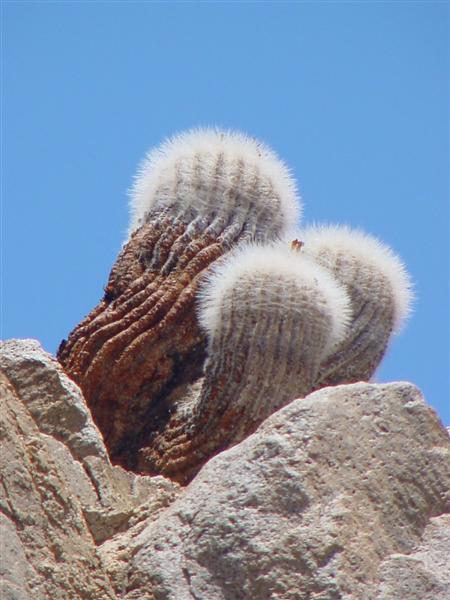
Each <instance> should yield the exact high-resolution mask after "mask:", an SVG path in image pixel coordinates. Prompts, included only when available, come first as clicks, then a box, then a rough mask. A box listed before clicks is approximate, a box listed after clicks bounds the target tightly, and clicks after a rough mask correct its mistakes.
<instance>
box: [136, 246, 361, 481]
mask: <svg viewBox="0 0 450 600" xmlns="http://www.w3.org/2000/svg"><path fill="white" fill-rule="evenodd" d="M198 311H199V319H200V322H201V324H202V326H203V328H204V329H205V331H206V332H207V334H208V349H207V355H208V358H207V361H206V365H205V374H204V380H203V383H202V386H201V389H200V390H199V392H198V398H196V397H195V395H191V398H190V401H188V402H186V401H184V402H180V403H179V404H178V405H177V406H176V407H175V410H174V412H173V414H172V415H171V418H170V420H169V422H168V424H167V425H166V426H165V428H164V429H163V430H162V431H159V432H156V434H153V435H150V436H149V439H148V440H147V441H146V443H145V444H144V448H143V449H142V450H141V452H140V460H139V462H138V468H139V470H140V471H144V472H150V473H162V474H164V475H167V476H170V477H171V478H173V479H176V480H177V481H179V482H181V483H186V482H187V481H189V480H190V479H191V478H192V477H193V475H195V473H196V472H197V471H198V469H199V468H200V467H201V466H202V464H203V463H204V462H205V461H206V460H207V459H208V458H209V457H210V456H212V455H214V454H216V453H217V452H218V451H220V450H223V449H224V448H226V447H229V446H230V445H232V444H236V443H237V442H239V441H241V440H242V439H244V437H246V436H247V435H248V434H249V433H251V432H252V431H253V430H254V429H255V428H256V427H257V426H258V425H259V424H260V423H261V422H262V421H263V420H264V419H265V418H267V417H268V416H269V415H270V414H272V413H273V412H274V411H276V410H277V409H279V408H280V407H282V406H284V405H285V404H286V403H288V402H290V401H291V400H293V399H294V398H297V397H301V396H304V395H305V394H306V393H307V392H308V391H310V390H311V388H312V385H313V382H314V381H315V379H316V377H317V373H318V369H319V366H320V364H321V362H323V360H324V359H325V358H326V357H327V356H328V355H329V354H330V352H332V351H333V350H334V349H335V347H336V346H337V345H338V344H339V343H340V341H341V340H342V339H343V337H344V335H345V331H346V322H347V317H348V316H349V314H350V310H349V300H348V298H347V295H346V293H345V291H344V290H343V288H342V287H341V286H340V285H339V284H338V283H337V282H336V281H335V280H334V279H333V277H331V276H330V275H329V274H328V273H327V271H326V270H325V269H322V268H321V267H319V266H318V265H317V264H315V263H313V262H312V261H310V260H308V259H307V258H306V257H305V256H303V255H302V254H300V253H297V252H295V251H292V250H287V249H286V248H282V247H273V246H260V245H254V244H253V245H248V246H246V247H243V248H238V249H237V250H236V251H234V252H232V253H230V254H228V255H227V256H226V257H225V259H223V260H219V261H218V262H217V263H216V265H215V267H214V269H213V271H212V273H210V274H209V275H208V277H207V279H206V281H204V283H203V285H202V288H201V290H200V292H199V309H198Z"/></svg>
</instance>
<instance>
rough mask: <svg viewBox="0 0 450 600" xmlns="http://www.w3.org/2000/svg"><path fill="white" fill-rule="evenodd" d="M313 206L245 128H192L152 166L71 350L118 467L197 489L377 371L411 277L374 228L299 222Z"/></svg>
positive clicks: (64, 351) (66, 355)
mask: <svg viewBox="0 0 450 600" xmlns="http://www.w3.org/2000/svg"><path fill="white" fill-rule="evenodd" d="M301 209H302V207H301V202H300V199H299V197H298V194H297V192H296V185H295V182H294V180H293V178H292V177H291V175H290V173H289V170H288V169H287V168H286V167H285V165H284V164H283V163H282V162H281V161H280V160H279V159H278V158H277V157H276V156H275V154H274V153H273V152H272V151H270V150H269V149H268V148H267V147H266V146H264V145H263V144H261V143H260V142H258V141H256V140H253V139H250V138H247V137H245V136H243V135H241V134H237V133H232V132H226V131H216V130H200V131H193V132H188V133H186V134H184V135H182V136H179V137H177V138H174V139H173V140H171V141H169V142H167V143H165V144H164V145H163V146H161V147H160V148H158V149H157V150H154V151H152V152H151V153H150V154H149V156H148V157H147V158H146V160H145V161H144V162H143V164H142V166H141V168H140V170H139V172H138V175H137V178H136V180H135V184H134V186H133V188H132V191H131V214H132V217H131V225H130V230H129V238H128V240H127V241H126V243H125V245H124V247H123V249H122V251H121V253H120V254H119V257H118V259H117V261H116V263H115V264H114V266H113V268H112V270H111V274H110V277H109V281H108V283H107V286H106V288H105V295H104V297H103V299H102V300H101V302H100V303H99V305H98V306H97V307H96V308H94V309H93V310H92V311H91V313H90V314H89V315H88V316H87V317H86V319H84V321H82V323H80V324H79V325H78V326H77V327H76V328H75V329H74V331H73V332H72V333H71V334H70V335H69V338H68V340H67V341H64V342H63V343H62V344H61V346H60V349H59V351H58V358H59V360H60V361H61V363H62V365H63V366H64V368H65V369H66V371H67V372H68V374H69V375H70V376H71V377H72V378H73V379H74V380H75V381H76V382H77V383H78V384H79V385H80V387H81V388H82V390H83V392H84V395H85V397H86V400H87V402H88V404H89V406H90V408H91V411H92V413H93V416H94V419H95V420H96V422H97V424H98V426H99V427H100V429H101V431H102V433H103V435H104V438H105V442H106V444H107V447H108V449H109V452H110V454H111V458H112V460H113V461H114V462H117V463H119V464H122V465H123V466H125V467H127V468H130V469H134V470H137V471H139V472H144V473H150V474H156V473H161V474H164V475H166V476H168V477H171V478H172V479H174V480H177V481H179V482H180V483H183V484H184V483H187V482H189V481H190V480H191V479H192V477H193V476H194V475H195V474H196V473H197V471H198V470H199V469H200V468H201V466H202V465H203V464H204V463H205V462H206V461H207V460H208V459H209V458H210V457H211V456H213V455H215V454H217V453H218V452H219V451H221V450H223V449H225V448H227V447H229V446H230V445H233V444H236V443H237V442H239V441H241V440H242V439H244V438H245V437H246V436H247V435H249V434H250V433H251V432H252V431H254V430H255V429H256V427H258V425H259V424H260V423H261V422H262V421H263V420H264V419H265V418H267V417H268V416H269V415H270V414H271V413H273V412H274V411H276V410H277V409H279V408H280V407H282V406H284V405H285V404H287V403H288V402H290V401H292V400H293V399H295V398H299V397H303V396H305V395H306V394H308V393H309V392H311V391H312V390H314V389H318V388H320V387H323V386H326V385H336V384H340V383H351V382H354V381H359V380H369V379H370V378H371V377H372V375H373V374H374V372H375V370H376V368H377V366H378V364H379V363H380V361H381V359H382V357H383V355H384V353H385V351H386V348H387V345H388V343H389V340H390V338H391V336H392V334H393V333H394V332H396V331H398V330H399V328H400V325H401V323H402V322H403V321H404V320H405V318H406V316H407V315H408V313H409V310H410V305H411V298H412V293H411V284H410V280H409V277H408V275H407V273H406V271H405V269H404V267H403V265H402V262H401V261H400V260H399V258H398V257H397V256H395V255H394V253H393V252H392V251H391V250H390V249H389V248H387V247H386V246H384V245H383V244H381V243H380V242H379V241H377V240H375V239H374V238H372V237H370V236H368V235H366V234H363V233H361V232H359V231H353V230H351V229H349V228H347V227H338V226H335V227H315V228H309V229H308V228H306V229H304V230H298V227H299V220H300V216H301V212H302V210H301Z"/></svg>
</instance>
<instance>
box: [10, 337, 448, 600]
mask: <svg viewBox="0 0 450 600" xmlns="http://www.w3.org/2000/svg"><path fill="white" fill-rule="evenodd" d="M0 366H1V370H2V375H1V378H0V383H1V401H2V410H1V416H2V427H1V436H2V455H1V462H2V488H1V490H0V493H1V509H2V513H3V514H2V515H1V517H2V525H3V533H2V551H1V559H2V560H1V575H2V584H1V586H2V587H1V588H0V596H1V597H2V599H3V598H5V599H10V598H11V599H25V598H33V599H35V600H40V599H46V598H57V599H58V598H89V599H97V598H125V599H126V600H134V599H149V600H150V599H154V600H162V599H167V600H172V599H173V600H175V599H176V600H240V599H252V600H265V599H274V600H275V599H276V600H303V599H305V600H306V599H308V600H309V599H311V600H312V599H314V600H319V599H320V600H332V599H340V598H342V599H349V600H359V599H361V600H362V599H364V600H366V599H367V600H372V599H373V600H391V599H392V600H400V599H401V600H428V599H430V600H431V598H432V599H433V600H444V599H445V600H447V598H448V597H449V589H450V574H449V570H448V556H449V555H450V514H449V513H450V440H449V438H448V434H447V432H446V431H445V429H444V428H443V427H442V425H441V424H440V422H439V420H438V419H437V417H436V415H435V413H434V412H433V410H432V409H430V408H429V407H428V406H427V405H426V403H425V402H424V400H423V398H422V397H421V395H420V392H419V391H418V390H417V389H416V388H414V386H412V385H410V384H407V383H394V384H383V385H381V384H380V385H375V384H362V383H361V384H353V385H348V386H340V387H336V388H325V389H323V390H320V391H318V392H315V393H314V394H311V395H310V396H308V397H307V398H305V399H303V400H296V401H294V402H292V403H291V404H290V405H288V406H287V407H285V408H283V409H282V410H280V411H278V412H277V413H275V414H274V415H272V416H271V417H270V418H269V419H267V420H266V421H265V422H264V423H263V424H262V425H261V426H260V428H259V429H258V430H257V431H256V432H255V433H254V434H253V435H252V436H250V437H249V438H247V439H246V440H244V441H243V442H242V443H240V444H239V445H237V446H235V447H234V448H231V449H230V450H228V451H226V452H223V453H221V454H219V455H218V456H216V457H215V458H213V459H212V460H210V461H209V462H208V463H207V464H206V465H205V467H204V468H203V469H202V470H201V471H200V473H199V474H198V476H197V477H196V478H195V479H194V481H193V482H192V483H191V484H190V485H189V486H188V487H186V488H185V489H183V490H181V489H180V488H179V487H178V486H176V485H175V484H173V483H171V482H170V481H168V480H165V479H164V478H162V477H155V478H150V477H142V476H139V475H134V474H132V473H127V472H125V471H123V470H122V469H121V468H119V467H114V466H112V465H111V464H110V462H109V459H108V457H107V455H106V451H105V447H104V445H103V441H102V439H101V437H100V435H99V433H98V430H97V428H96V427H95V425H94V424H93V422H92V420H91V417H90V414H89V411H88V410H87V409H86V405H85V402H84V400H83V397H82V396H81V394H80V391H79V389H78V388H77V387H76V386H75V385H74V384H73V383H72V382H71V381H70V380H69V379H68V378H67V377H66V376H65V375H64V373H63V372H62V371H61V368H60V367H59V366H58V363H56V362H55V361H54V360H52V358H51V357H50V356H49V355H47V354H46V353H44V352H43V351H42V350H41V349H40V347H39V345H38V344H37V343H36V342H31V341H10V342H6V343H4V344H3V345H2V347H1V349H0Z"/></svg>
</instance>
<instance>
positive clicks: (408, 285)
mask: <svg viewBox="0 0 450 600" xmlns="http://www.w3.org/2000/svg"><path fill="white" fill-rule="evenodd" d="M297 235H298V236H299V239H301V240H302V241H303V242H304V243H305V247H304V248H305V253H306V254H307V255H309V256H313V257H314V259H315V260H318V262H319V263H320V264H321V265H322V266H324V267H326V268H329V269H330V271H331V272H333V270H334V268H333V267H334V265H335V264H336V262H337V261H339V262H340V263H343V262H344V261H345V262H346V263H347V267H348V268H351V265H359V266H358V268H364V269H365V270H366V271H367V275H366V279H367V281H368V282H370V280H371V278H372V277H373V275H374V273H379V274H382V275H383V276H384V277H385V278H386V279H387V281H388V282H389V285H390V288H391V293H392V300H393V312H394V314H393V319H394V323H393V332H394V333H399V332H400V331H401V329H402V327H403V325H404V324H405V322H406V320H407V319H408V317H409V316H410V314H411V311H412V304H413V300H414V294H413V286H412V282H411V278H410V276H409V274H408V273H407V271H406V268H405V266H404V264H403V262H402V260H401V259H400V258H399V257H398V256H397V255H396V254H395V253H394V252H393V251H392V250H391V248H389V247H388V246H387V245H386V244H384V243H382V242H381V241H380V240H378V239H377V238H375V237H374V236H371V235H368V234H367V233H365V232H363V231H360V230H357V229H351V228H350V227H348V226H344V225H321V226H320V225H319V226H313V227H309V228H307V229H305V230H304V231H302V232H301V233H298V234H297ZM349 278H350V279H351V278H352V275H351V274H349ZM360 279H361V281H363V280H364V277H360Z"/></svg>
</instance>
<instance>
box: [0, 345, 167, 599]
mask: <svg viewBox="0 0 450 600" xmlns="http://www.w3.org/2000/svg"><path fill="white" fill-rule="evenodd" d="M0 365H1V372H0V390H1V391H0V394H1V402H2V408H1V411H0V414H1V430H0V435H1V445H2V453H1V462H2V465H1V467H2V468H1V471H2V486H1V489H0V502H1V510H2V535H1V539H2V552H1V556H2V565H1V571H2V584H1V585H2V587H1V588H0V591H1V593H0V596H1V598H2V599H5V600H6V599H9V598H11V599H13V598H14V599H19V598H24V599H25V598H31V597H33V598H34V599H39V600H40V599H42V600H44V599H47V598H52V599H59V598H61V599H67V598H74V599H75V598H86V599H88V598H89V599H91V598H92V599H94V598H116V594H115V591H114V589H113V586H112V584H111V581H110V579H109V577H108V576H107V574H106V572H105V570H104V568H103V566H102V562H101V558H100V556H99V553H98V545H99V544H100V543H101V542H103V541H104V540H105V539H109V538H111V537H112V536H113V535H114V534H115V533H117V532H118V531H121V530H123V529H126V528H127V527H129V524H130V522H132V521H133V519H135V518H136V515H139V518H140V519H142V518H145V516H146V515H153V516H155V515H156V514H157V512H158V510H160V509H161V507H163V506H166V505H167V504H168V503H170V502H171V501H172V499H173V498H174V497H175V496H176V495H177V493H178V487H177V486H176V485H175V484H173V483H172V482H170V481H167V480H165V479H163V478H162V477H155V478H153V479H151V478H150V477H140V476H137V475H134V474H131V473H127V472H125V471H123V470H122V469H121V468H119V467H113V466H112V465H111V464H110V462H109V460H108V457H107V454H106V450H105V447H104V445H103V441H102V439H101V436H100V434H99V432H98V429H97V428H96V426H95V425H94V423H93V421H92V418H91V416H90V414H89V411H88V410H87V408H86V404H85V402H84V399H83V397H82V395H81V392H80V390H79V389H78V388H77V386H76V385H75V384H74V383H72V382H71V381H70V380H69V379H68V377H66V375H65V374H64V373H63V371H62V369H61V367H60V366H59V365H58V363H57V362H56V361H55V360H53V359H52V358H51V357H50V356H49V355H48V354H46V353H45V352H43V351H42V349H41V348H40V346H39V344H38V343H37V342H34V341H31V340H28V341H11V342H7V343H4V344H3V345H2V347H1V350H0Z"/></svg>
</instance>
